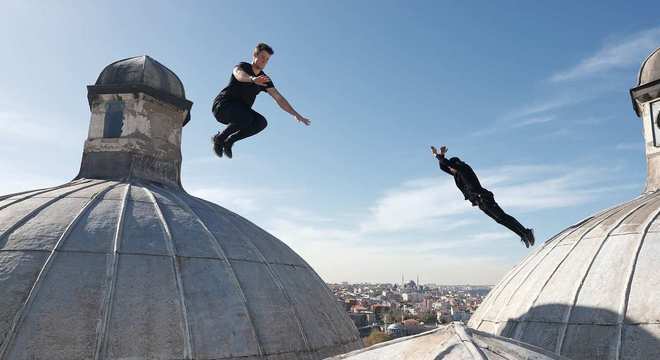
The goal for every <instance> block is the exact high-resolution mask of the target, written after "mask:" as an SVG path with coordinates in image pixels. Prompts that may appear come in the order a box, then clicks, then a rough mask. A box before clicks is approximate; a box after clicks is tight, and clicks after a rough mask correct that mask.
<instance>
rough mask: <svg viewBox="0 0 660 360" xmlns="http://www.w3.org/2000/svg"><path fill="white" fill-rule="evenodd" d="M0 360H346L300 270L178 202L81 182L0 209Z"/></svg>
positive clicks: (321, 290)
mask: <svg viewBox="0 0 660 360" xmlns="http://www.w3.org/2000/svg"><path fill="white" fill-rule="evenodd" d="M0 231H1V232H2V235H1V237H0V290H1V291H0V293H2V296H0V359H67V360H70V359H92V358H98V359H126V358H140V359H142V358H145V359H146V358H159V359H165V358H167V359H184V358H185V359H230V358H240V359H252V358H255V359H256V358H260V359H320V358H324V357H326V356H330V355H335V354H339V353H344V352H348V351H350V350H354V349H356V348H358V347H360V345H361V342H360V339H359V336H358V333H357V330H356V328H355V327H354V325H353V323H352V322H351V321H350V319H349V318H348V316H347V315H346V314H344V313H343V311H342V310H341V309H340V308H339V306H338V305H337V303H336V301H335V299H334V297H333V295H332V293H331V292H330V290H329V289H328V288H327V286H326V285H325V283H324V282H323V281H322V280H321V278H320V277H319V276H318V275H317V274H316V273H315V272H314V270H313V269H312V268H310V266H309V265H308V264H307V263H306V262H305V261H304V260H303V259H302V258H301V257H300V256H298V255H297V254H296V253H295V252H293V251H292V250H291V249H290V248H289V247H288V246H286V245H285V244H284V243H283V242H281V241H280V240H278V239H276V238H275V237H273V236H272V235H270V234H269V233H267V232H266V231H264V230H262V229H260V228H259V227H257V226H256V225H254V224H252V223H251V222H249V221H247V220H246V219H244V218H242V217H240V216H238V215H236V214H234V213H232V212H230V211H228V210H226V209H224V208H222V207H220V206H217V205H215V204H213V203H210V202H208V201H204V200H202V199H199V198H196V197H193V196H190V195H188V194H187V193H185V192H183V191H181V190H179V189H178V188H167V187H163V186H158V185H154V184H147V183H140V182H116V181H106V180H93V179H81V180H77V181H74V182H71V183H67V184H64V185H62V186H59V187H55V188H50V189H45V190H38V191H32V192H27V193H22V194H15V195H8V196H5V197H3V198H2V200H1V201H0Z"/></svg>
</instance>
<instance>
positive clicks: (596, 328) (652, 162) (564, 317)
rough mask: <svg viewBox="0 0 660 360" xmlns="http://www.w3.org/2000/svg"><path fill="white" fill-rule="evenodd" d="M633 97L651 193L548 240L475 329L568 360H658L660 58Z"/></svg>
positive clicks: (484, 309) (483, 311)
mask: <svg viewBox="0 0 660 360" xmlns="http://www.w3.org/2000/svg"><path fill="white" fill-rule="evenodd" d="M639 74H640V75H639V78H638V86H637V87H635V88H633V89H631V95H632V100H633V105H634V108H635V111H636V112H637V113H638V115H639V116H640V117H642V120H643V126H644V139H645V141H644V144H645V151H646V159H647V168H648V171H647V178H646V187H645V189H644V193H643V194H642V195H641V196H639V197H637V198H635V199H633V200H631V201H629V202H626V203H623V204H620V205H617V206H615V207H613V208H610V209H607V210H604V211H601V212H599V213H597V214H595V215H593V216H591V217H589V218H587V219H585V220H584V221H581V222H579V223H577V224H575V225H573V226H571V227H569V228H567V229H564V230H562V231H561V232H559V234H557V235H555V236H553V237H552V238H550V239H549V240H547V241H546V242H545V243H544V244H543V245H542V246H540V247H539V248H538V249H537V250H536V251H534V252H533V253H532V254H530V255H529V256H527V257H526V258H525V259H524V260H523V261H522V262H521V263H520V264H519V265H518V266H516V267H514V268H513V269H512V270H511V271H510V272H509V273H508V274H507V275H505V276H504V278H503V279H502V280H501V281H500V282H499V284H497V285H496V286H495V287H494V288H493V289H492V290H491V292H490V293H489V294H488V296H487V297H486V299H485V300H484V302H483V303H482V304H481V305H480V306H479V308H478V309H477V311H476V312H475V314H474V315H473V316H472V317H471V319H470V321H469V323H468V326H469V327H470V328H472V329H475V330H479V331H483V332H486V333H490V334H494V335H499V336H503V337H508V338H512V339H515V340H519V341H521V342H523V343H527V344H531V345H535V346H539V347H541V348H543V349H546V350H549V351H552V352H553V353H555V354H560V355H563V356H566V357H569V358H571V359H640V360H641V359H658V358H660V275H658V274H659V273H658V266H659V265H660V219H658V215H659V214H660V191H658V190H659V189H660V162H659V160H658V154H660V143H658V142H657V141H656V140H655V139H656V138H657V137H656V135H660V133H656V132H658V129H659V128H658V126H660V124H658V123H657V121H651V120H652V119H656V118H658V116H659V115H658V114H660V81H658V80H660V52H659V51H658V50H656V51H655V52H654V53H653V54H651V56H649V58H647V60H646V61H645V62H644V63H643V65H642V67H641V69H640V73H639Z"/></svg>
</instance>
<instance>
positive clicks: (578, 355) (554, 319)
mask: <svg viewBox="0 0 660 360" xmlns="http://www.w3.org/2000/svg"><path fill="white" fill-rule="evenodd" d="M566 318H568V319H570V320H569V321H568V322H566V321H565V320H564V319H566ZM491 324H492V323H491ZM498 333H499V334H498V335H499V336H503V337H507V338H512V339H515V340H519V341H522V342H525V343H527V344H530V345H535V346H538V347H541V348H543V349H546V350H549V351H552V352H555V353H557V352H558V353H559V354H561V355H562V356H566V357H569V358H571V359H660V322H655V323H649V322H640V321H634V320H632V319H629V318H625V319H624V321H623V323H621V322H620V321H619V314H617V313H616V312H613V311H610V310H607V309H602V308H596V307H586V306H569V305H565V304H547V305H541V306H535V307H533V308H531V309H530V311H529V312H528V313H526V314H524V315H522V316H521V317H519V318H516V319H509V320H508V321H506V323H505V324H503V328H502V330H501V332H498ZM617 353H619V354H620V355H619V356H617Z"/></svg>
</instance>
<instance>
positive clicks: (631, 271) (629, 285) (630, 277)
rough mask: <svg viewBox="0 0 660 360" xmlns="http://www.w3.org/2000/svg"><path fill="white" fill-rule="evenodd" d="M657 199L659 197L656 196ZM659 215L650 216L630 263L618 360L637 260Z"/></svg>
mask: <svg viewBox="0 0 660 360" xmlns="http://www.w3.org/2000/svg"><path fill="white" fill-rule="evenodd" d="M655 198H657V196H655ZM653 200H655V199H651V200H650V201H649V203H651V202H652V201H653ZM658 215H660V209H659V210H657V211H656V212H655V214H654V215H653V216H649V219H648V220H647V223H646V224H644V231H643V233H642V234H641V236H640V238H639V244H638V245H637V249H636V251H635V256H634V257H633V260H632V261H631V262H630V269H628V279H627V281H626V287H625V288H624V291H623V295H622V297H623V298H622V300H621V303H620V304H621V305H620V308H619V318H618V320H619V325H617V344H616V359H617V360H618V359H620V358H621V352H622V351H623V322H624V321H625V319H626V313H627V312H628V297H629V296H630V290H631V288H632V280H633V277H634V275H635V269H636V268H637V259H639V253H640V251H641V250H642V246H643V245H644V242H645V240H646V236H647V235H648V231H649V229H650V228H651V225H653V222H654V221H655V220H656V219H657V218H658Z"/></svg>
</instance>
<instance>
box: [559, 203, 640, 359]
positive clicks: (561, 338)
mask: <svg viewBox="0 0 660 360" xmlns="http://www.w3.org/2000/svg"><path fill="white" fill-rule="evenodd" d="M643 200H645V199H643V198H642V203H641V204H639V205H636V206H634V207H633V209H632V210H630V211H628V212H627V213H626V214H625V215H624V216H623V217H621V219H620V220H619V221H618V223H617V224H616V225H614V226H612V228H611V229H610V230H609V231H608V232H607V234H606V235H605V236H604V237H603V241H601V243H600V245H599V246H598V249H596V252H595V253H594V255H593V256H592V257H591V260H590V261H589V265H588V266H587V268H586V269H585V271H584V274H583V275H582V279H581V280H580V282H579V283H578V286H577V287H576V288H575V291H574V293H573V301H572V303H571V304H570V306H568V309H567V310H566V313H565V314H564V317H563V320H564V321H563V324H562V326H561V329H560V330H559V333H558V335H557V345H556V347H555V350H556V351H555V352H556V353H557V354H561V352H562V350H563V347H564V340H565V338H566V332H567V331H568V324H567V323H568V321H569V320H570V318H571V315H572V314H573V309H574V308H575V305H576V303H577V300H578V297H579V296H580V291H581V290H582V286H583V285H584V281H585V280H586V278H587V276H588V275H589V271H590V270H591V267H592V266H593V264H594V262H595V261H596V257H598V254H599V253H600V251H601V250H602V248H603V246H604V245H605V243H606V242H607V239H608V238H609V237H610V234H612V232H614V230H616V229H617V228H618V227H619V226H620V225H621V224H622V223H623V222H624V221H625V220H626V219H627V218H628V217H629V216H630V215H632V214H634V213H635V211H637V210H638V209H639V208H641V207H642V206H644V205H646V204H647V201H643ZM622 210H623V209H622ZM585 234H587V233H586V232H585Z"/></svg>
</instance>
